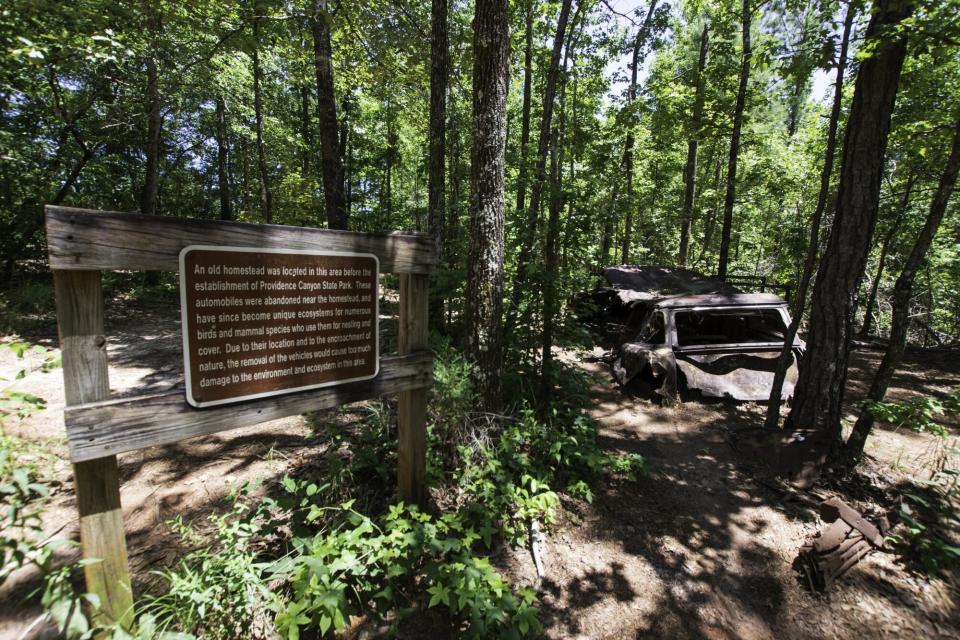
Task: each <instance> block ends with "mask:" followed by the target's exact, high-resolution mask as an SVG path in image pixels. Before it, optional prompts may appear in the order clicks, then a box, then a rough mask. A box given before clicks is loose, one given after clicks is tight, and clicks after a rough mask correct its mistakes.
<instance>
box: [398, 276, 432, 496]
mask: <svg viewBox="0 0 960 640" xmlns="http://www.w3.org/2000/svg"><path fill="white" fill-rule="evenodd" d="M429 296H430V279H429V278H428V277H427V276H425V275H419V274H401V276H400V329H399V332H398V334H397V340H398V343H399V350H400V353H409V352H412V351H416V350H418V349H426V348H427V341H428V338H429V331H428V328H427V313H428V309H427V306H428V305H427V301H428V299H429ZM397 422H398V440H397V459H398V464H397V489H398V492H399V495H400V499H401V500H403V501H404V502H408V503H412V504H418V505H421V506H422V505H423V504H424V502H425V501H426V487H425V486H424V480H425V478H426V472H427V390H426V388H419V389H411V390H408V391H404V392H403V393H401V394H400V399H399V403H398V412H397Z"/></svg>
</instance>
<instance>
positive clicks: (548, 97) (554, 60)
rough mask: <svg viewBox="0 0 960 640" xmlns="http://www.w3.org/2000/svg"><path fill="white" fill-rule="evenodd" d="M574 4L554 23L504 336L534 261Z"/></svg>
mask: <svg viewBox="0 0 960 640" xmlns="http://www.w3.org/2000/svg"><path fill="white" fill-rule="evenodd" d="M572 1H573V0H563V4H561V5H560V16H559V18H558V19H557V31H556V34H555V35H554V38H553V52H552V54H551V56H550V67H549V68H548V69H547V86H546V88H545V89H544V92H543V113H542V115H541V117H540V138H539V141H538V143H537V162H536V166H535V167H534V175H533V185H532V186H531V189H530V204H529V209H528V212H527V219H526V222H525V223H524V224H523V226H522V228H521V230H520V251H519V253H518V255H517V271H516V273H515V275H514V278H513V288H512V291H511V292H510V305H509V307H508V308H507V320H506V333H507V334H509V333H510V332H511V331H512V329H513V324H514V318H515V316H516V312H517V307H518V306H519V304H520V296H521V293H522V292H523V287H524V285H526V283H527V270H528V268H529V263H530V259H531V258H532V257H533V245H534V241H535V240H536V230H537V227H538V226H539V223H540V198H541V194H542V192H543V185H544V182H545V181H546V178H547V151H548V149H549V146H550V123H551V122H552V120H553V103H554V98H555V97H556V92H557V77H558V76H559V75H560V54H561V52H562V50H563V42H564V37H565V35H566V32H567V21H568V19H569V17H570V6H571V4H572Z"/></svg>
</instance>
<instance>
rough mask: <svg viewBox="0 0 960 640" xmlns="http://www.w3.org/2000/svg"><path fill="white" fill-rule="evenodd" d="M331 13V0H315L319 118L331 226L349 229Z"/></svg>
mask: <svg viewBox="0 0 960 640" xmlns="http://www.w3.org/2000/svg"><path fill="white" fill-rule="evenodd" d="M330 22H331V15H330V11H329V9H328V8H327V0H314V2H313V15H312V16H311V17H310V32H311V33H312V34H313V60H314V65H315V68H316V74H317V120H318V122H319V125H320V126H319V131H320V158H321V160H322V163H323V196H324V200H325V201H326V208H327V227H329V228H330V229H346V228H347V222H348V220H347V207H346V198H345V197H344V189H343V161H342V159H341V157H340V140H339V135H338V133H337V101H336V97H335V94H334V88H333V46H332V45H331V43H330Z"/></svg>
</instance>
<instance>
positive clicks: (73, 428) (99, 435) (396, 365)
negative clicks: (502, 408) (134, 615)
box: [64, 351, 432, 462]
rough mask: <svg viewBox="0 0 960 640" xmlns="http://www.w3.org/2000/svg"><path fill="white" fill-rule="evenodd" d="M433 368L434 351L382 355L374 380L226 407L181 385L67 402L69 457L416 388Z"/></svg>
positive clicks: (111, 452) (115, 450)
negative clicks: (191, 399)
mask: <svg viewBox="0 0 960 640" xmlns="http://www.w3.org/2000/svg"><path fill="white" fill-rule="evenodd" d="M431 374H432V356H431V354H430V352H428V351H417V352H414V353H411V354H409V355H403V356H393V357H385V358H382V359H381V360H380V374H379V375H378V376H377V377H376V378H373V379H372V380H364V381H362V382H352V383H348V384H343V385H338V386H334V387H326V388H323V389H316V390H313V391H304V392H301V393H294V394H290V395H280V396H273V397H269V398H264V399H261V400H253V401H250V402H244V403H240V404H234V405H224V406H222V407H215V408H208V409H194V408H193V407H191V406H190V405H188V404H187V403H186V402H185V401H184V399H183V388H182V387H178V388H176V389H173V390H171V391H168V392H165V393H159V394H154V395H147V396H138V397H133V398H119V399H116V400H107V401H104V402H93V403H89V404H83V405H77V406H72V407H67V408H66V409H65V411H64V421H65V422H66V426H67V439H68V442H69V446H70V458H71V460H73V462H81V461H83V460H93V459H96V458H102V457H104V456H108V455H115V454H117V453H122V452H124V451H133V450H135V449H142V448H144V447H152V446H155V445H160V444H170V443H173V442H177V441H179V440H183V439H185V438H192V437H194V436H202V435H208V434H211V433H217V432H219V431H227V430H229V429H236V428H238V427H246V426H250V425H254V424H258V423H261V422H266V421H268V420H276V419H277V418H285V417H287V416H292V415H297V414H300V413H305V412H307V411H319V410H321V409H330V408H333V407H336V406H338V405H341V404H346V403H348V402H357V401H359V400H366V399H368V398H375V397H379V396H383V395H392V394H396V393H399V392H401V391H406V390H409V389H418V388H421V387H426V386H429V385H430V383H431Z"/></svg>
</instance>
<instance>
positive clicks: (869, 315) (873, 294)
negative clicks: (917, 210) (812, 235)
mask: <svg viewBox="0 0 960 640" xmlns="http://www.w3.org/2000/svg"><path fill="white" fill-rule="evenodd" d="M912 188H913V174H910V176H909V178H907V186H906V189H905V190H904V192H903V201H902V202H901V203H900V209H899V211H897V213H896V217H895V218H894V220H893V222H892V223H891V225H890V228H889V229H888V230H887V233H886V235H885V236H884V237H883V242H881V243H880V255H879V256H878V257H877V272H876V273H875V274H874V276H873V282H872V283H871V284H870V293H869V294H868V295H867V304H866V307H865V308H864V310H863V324H862V325H860V334H859V335H860V337H861V338H868V337H870V332H871V331H873V309H874V308H875V307H876V306H877V295H878V293H879V291H880V280H882V279H883V268H884V266H885V265H886V263H887V256H888V255H889V254H890V245H891V244H893V240H894V238H896V237H897V232H898V231H899V230H900V223H901V222H902V221H903V217H904V215H906V210H907V206H908V205H909V204H910V191H911V189H912Z"/></svg>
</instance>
